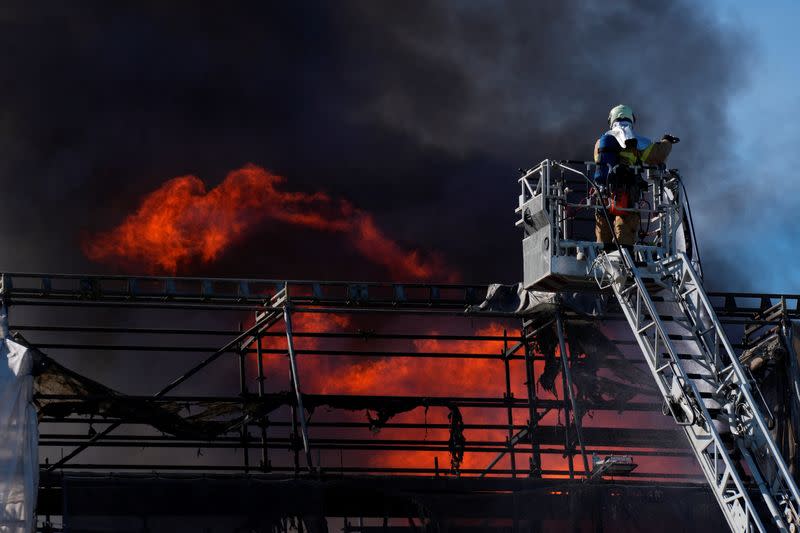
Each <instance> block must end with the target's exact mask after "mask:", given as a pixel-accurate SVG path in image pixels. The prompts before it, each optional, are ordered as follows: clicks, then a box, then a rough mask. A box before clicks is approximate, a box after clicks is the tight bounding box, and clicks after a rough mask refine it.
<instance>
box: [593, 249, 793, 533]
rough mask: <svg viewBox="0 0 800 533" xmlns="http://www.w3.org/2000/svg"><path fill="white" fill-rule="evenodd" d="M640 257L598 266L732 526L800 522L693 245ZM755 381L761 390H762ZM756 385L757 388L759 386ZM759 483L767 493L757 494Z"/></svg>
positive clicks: (765, 527)
mask: <svg viewBox="0 0 800 533" xmlns="http://www.w3.org/2000/svg"><path fill="white" fill-rule="evenodd" d="M645 259H647V261H645V262H641V263H634V260H633V258H632V257H631V254H630V253H629V252H628V250H626V249H624V248H623V249H621V250H620V251H619V252H613V253H610V254H609V253H601V254H600V255H599V256H598V258H597V259H596V260H595V262H594V265H593V267H592V270H593V274H594V276H595V279H596V281H597V283H598V285H600V287H601V288H603V289H605V288H611V289H612V290H613V291H614V294H615V295H616V297H617V300H618V301H619V304H620V306H621V307H622V311H623V313H624V314H625V317H626V319H627V321H628V324H629V325H630V327H631V329H632V330H633V333H634V335H635V337H636V341H637V343H638V344H639V348H640V349H641V351H642V353H643V355H644V357H645V359H646V360H647V364H648V366H649V367H650V371H651V372H652V374H653V377H654V378H655V380H656V384H657V386H658V389H659V390H660V391H661V394H662V396H663V397H664V402H665V403H664V405H665V408H664V411H665V414H671V415H672V416H673V418H674V419H675V421H676V422H677V423H678V424H679V425H680V426H681V428H682V429H683V431H684V433H685V434H686V437H687V438H688V439H689V443H690V445H691V448H692V451H693V452H694V454H695V456H696V458H697V460H698V462H699V463H700V467H701V469H702V470H703V474H704V475H705V477H706V480H707V481H708V484H709V486H710V487H711V490H712V492H713V493H714V496H715V497H716V499H717V502H718V503H719V505H720V507H721V508H722V511H723V514H724V515H725V518H726V520H727V521H728V524H729V525H730V527H731V530H732V531H736V532H739V531H741V532H753V531H771V530H775V528H777V530H779V531H791V532H797V531H800V517H798V510H800V494H798V489H797V485H796V484H795V482H794V480H793V479H792V477H791V474H790V473H789V470H788V468H787V467H786V463H785V461H784V460H783V458H782V457H781V455H780V453H779V451H778V448H777V446H776V445H775V443H774V442H773V441H772V439H771V438H770V435H769V432H768V429H767V424H766V422H765V418H764V416H763V415H762V411H761V409H760V407H759V405H758V404H757V403H756V397H757V398H758V399H759V401H760V402H762V403H763V397H761V396H760V392H758V389H757V387H755V386H754V385H753V384H752V381H753V380H752V376H751V375H750V374H749V370H748V371H745V370H744V368H743V367H742V365H741V364H740V363H739V359H738V357H737V355H736V353H735V352H734V351H733V347H732V346H731V344H730V341H729V340H728V338H727V336H726V335H725V332H724V330H723V326H722V324H721V323H720V321H719V319H718V318H717V316H716V313H715V312H714V309H713V307H712V306H711V303H710V301H709V299H708V296H707V295H706V293H705V291H704V290H703V287H702V284H701V281H700V278H699V276H698V275H697V273H696V272H695V270H694V268H693V266H692V263H691V261H690V260H689V258H688V257H687V256H686V254H685V253H679V254H676V255H671V256H667V257H666V258H655V257H652V256H651V257H647V258H645ZM754 389H755V391H754ZM754 392H755V393H754ZM757 492H760V493H761V496H762V498H763V501H760V500H759V499H758V498H757V497H756V498H755V502H754V501H753V498H751V494H757Z"/></svg>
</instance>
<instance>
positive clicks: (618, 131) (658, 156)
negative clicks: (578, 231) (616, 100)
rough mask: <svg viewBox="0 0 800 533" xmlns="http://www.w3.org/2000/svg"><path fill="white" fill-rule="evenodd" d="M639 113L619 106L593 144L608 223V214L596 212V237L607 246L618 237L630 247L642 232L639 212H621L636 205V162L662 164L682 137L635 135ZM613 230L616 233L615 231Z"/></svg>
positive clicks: (597, 175) (637, 190) (639, 180)
mask: <svg viewBox="0 0 800 533" xmlns="http://www.w3.org/2000/svg"><path fill="white" fill-rule="evenodd" d="M635 123H636V115H634V113H633V109H631V108H630V107H629V106H627V105H618V106H616V107H614V108H612V109H611V111H610V112H609V114H608V125H609V126H610V128H611V129H610V130H608V131H607V132H606V133H605V134H603V136H602V137H600V138H599V139H598V140H597V142H596V143H595V145H594V162H595V163H596V164H597V170H596V171H595V175H594V181H595V183H597V185H598V186H599V187H600V188H601V190H600V191H599V192H601V193H602V194H601V195H600V196H601V198H603V199H604V200H605V201H606V212H607V213H608V220H610V221H611V224H612V225H613V230H612V228H610V227H609V225H608V220H607V219H606V216H605V213H603V211H601V210H597V211H595V237H596V238H597V242H602V243H603V244H605V245H606V246H605V247H606V248H610V245H611V244H612V243H613V241H614V237H616V238H617V242H618V243H619V244H620V245H621V246H628V247H631V246H633V245H634V244H635V243H636V238H637V236H638V233H639V222H640V216H639V213H636V212H629V211H622V209H625V208H629V209H630V208H636V207H637V204H638V201H639V195H640V190H641V189H640V186H641V182H642V181H641V178H640V177H639V176H638V175H637V174H635V172H634V171H633V170H632V167H633V166H635V165H641V164H645V165H663V164H664V163H665V162H666V160H667V156H668V155H669V153H670V151H671V150H672V145H673V144H675V143H677V142H678V141H679V140H680V139H678V138H677V137H673V136H672V135H669V134H666V135H664V137H663V138H662V139H661V140H660V141H657V142H652V141H650V139H647V138H646V137H641V136H639V135H636V133H634V131H633V125H634V124H635ZM612 231H613V233H612Z"/></svg>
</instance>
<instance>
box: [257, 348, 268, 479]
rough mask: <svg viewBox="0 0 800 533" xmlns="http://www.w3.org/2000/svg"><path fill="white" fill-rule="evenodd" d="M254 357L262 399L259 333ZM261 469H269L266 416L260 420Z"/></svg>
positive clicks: (262, 386) (261, 359)
mask: <svg viewBox="0 0 800 533" xmlns="http://www.w3.org/2000/svg"><path fill="white" fill-rule="evenodd" d="M256 357H257V358H258V363H257V368H258V399H259V400H260V401H262V402H263V401H264V379H265V378H264V353H263V352H262V348H261V333H259V334H258V335H256ZM261 469H262V470H264V471H265V472H268V471H269V470H270V464H269V448H267V417H266V416H264V419H263V420H261Z"/></svg>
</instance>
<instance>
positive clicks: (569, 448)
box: [559, 352, 575, 479]
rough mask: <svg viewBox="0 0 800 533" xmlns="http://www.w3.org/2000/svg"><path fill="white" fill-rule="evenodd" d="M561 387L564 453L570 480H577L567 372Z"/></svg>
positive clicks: (561, 355) (562, 377) (563, 373)
mask: <svg viewBox="0 0 800 533" xmlns="http://www.w3.org/2000/svg"><path fill="white" fill-rule="evenodd" d="M559 357H561V359H562V360H563V359H564V352H561V353H560V354H559ZM561 387H562V389H563V391H564V401H563V402H562V406H561V409H562V410H563V411H564V453H565V454H566V455H567V466H568V467H569V478H570V479H574V478H575V464H574V460H573V454H574V452H575V447H574V446H573V445H572V442H571V441H570V438H569V428H570V425H572V422H571V419H570V416H569V413H570V408H569V395H568V392H567V391H568V390H569V388H568V386H567V374H566V372H561Z"/></svg>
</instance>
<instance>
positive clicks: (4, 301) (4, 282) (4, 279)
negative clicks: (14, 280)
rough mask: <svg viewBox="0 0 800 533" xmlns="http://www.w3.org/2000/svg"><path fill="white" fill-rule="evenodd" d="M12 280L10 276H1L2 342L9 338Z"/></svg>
mask: <svg viewBox="0 0 800 533" xmlns="http://www.w3.org/2000/svg"><path fill="white" fill-rule="evenodd" d="M10 288H11V280H10V279H9V277H8V274H3V275H2V276H0V340H2V339H7V338H8V290H9V289H10Z"/></svg>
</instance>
